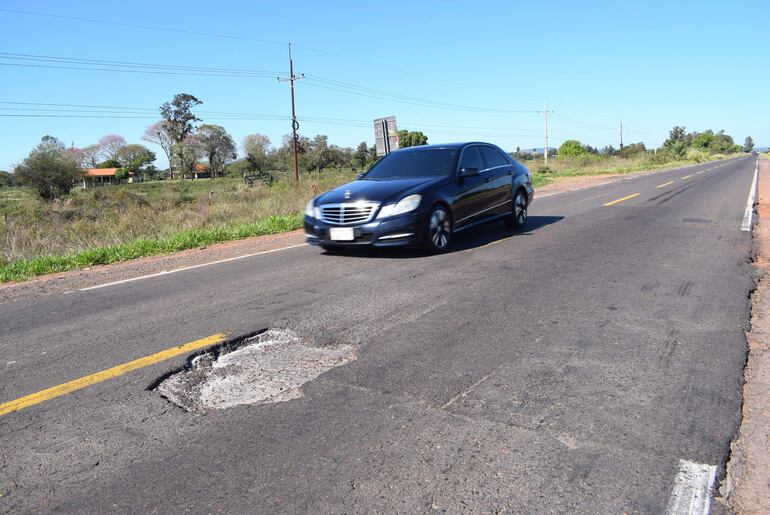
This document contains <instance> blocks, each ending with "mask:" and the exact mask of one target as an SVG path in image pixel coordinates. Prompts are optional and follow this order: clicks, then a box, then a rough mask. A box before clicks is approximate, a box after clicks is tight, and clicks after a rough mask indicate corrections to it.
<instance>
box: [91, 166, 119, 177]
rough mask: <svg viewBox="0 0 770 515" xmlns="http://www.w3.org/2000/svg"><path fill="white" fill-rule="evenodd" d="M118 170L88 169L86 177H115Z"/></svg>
mask: <svg viewBox="0 0 770 515" xmlns="http://www.w3.org/2000/svg"><path fill="white" fill-rule="evenodd" d="M117 171H118V169H117V168H86V175H87V176H89V177H114V176H115V172H117Z"/></svg>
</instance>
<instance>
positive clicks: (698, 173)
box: [695, 170, 708, 175]
mask: <svg viewBox="0 0 770 515" xmlns="http://www.w3.org/2000/svg"><path fill="white" fill-rule="evenodd" d="M703 172H708V170H701V171H700V172H695V175H700V174H702V173H703Z"/></svg>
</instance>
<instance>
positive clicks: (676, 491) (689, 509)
mask: <svg viewBox="0 0 770 515" xmlns="http://www.w3.org/2000/svg"><path fill="white" fill-rule="evenodd" d="M716 469H717V468H716V466H714V465H705V464H702V463H695V462H692V461H687V460H679V471H678V472H677V474H676V478H674V486H673V488H672V489H671V495H670V496H669V498H668V504H667V505H666V515H685V514H686V515H696V514H697V515H708V512H709V509H710V507H711V494H712V488H713V486H714V480H715V479H716Z"/></svg>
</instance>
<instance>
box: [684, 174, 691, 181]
mask: <svg viewBox="0 0 770 515" xmlns="http://www.w3.org/2000/svg"><path fill="white" fill-rule="evenodd" d="M690 177H692V175H685V176H684V177H682V180H685V179H689V178H690Z"/></svg>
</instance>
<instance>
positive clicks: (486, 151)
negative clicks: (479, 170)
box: [480, 146, 509, 168]
mask: <svg viewBox="0 0 770 515" xmlns="http://www.w3.org/2000/svg"><path fill="white" fill-rule="evenodd" d="M480 150H481V155H482V157H484V161H485V162H486V163H487V166H486V168H494V167H496V166H505V165H507V164H509V163H508V160H507V159H506V158H505V157H504V156H503V155H502V154H500V151H499V150H497V149H496V148H492V147H487V146H482V147H480Z"/></svg>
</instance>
